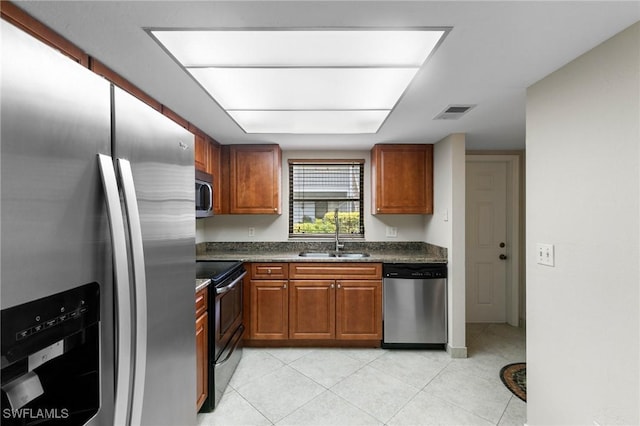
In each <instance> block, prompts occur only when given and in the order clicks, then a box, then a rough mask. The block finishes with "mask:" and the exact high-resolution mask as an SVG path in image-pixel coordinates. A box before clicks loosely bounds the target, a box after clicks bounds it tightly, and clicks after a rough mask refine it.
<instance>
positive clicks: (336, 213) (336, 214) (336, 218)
mask: <svg viewBox="0 0 640 426" xmlns="http://www.w3.org/2000/svg"><path fill="white" fill-rule="evenodd" d="M338 210H340V207H338V208H336V210H335V212H334V215H333V217H334V219H335V221H336V252H338V251H340V249H341V248H343V247H344V244H341V243H340V237H339V235H340V221H339V220H338Z"/></svg>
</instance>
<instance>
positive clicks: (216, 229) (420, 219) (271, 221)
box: [196, 150, 440, 242]
mask: <svg viewBox="0 0 640 426" xmlns="http://www.w3.org/2000/svg"><path fill="white" fill-rule="evenodd" d="M303 158H324V159H332V158H338V159H351V158H355V159H364V160H365V168H364V228H365V239H366V240H367V241H390V242H394V241H420V238H419V237H420V236H421V235H422V234H423V232H424V221H425V216H424V215H375V216H374V215H372V214H371V162H370V158H371V155H370V152H369V151H320V150H315V151H313V150H309V151H284V152H283V153H282V214H281V215H218V216H214V217H212V218H206V219H200V220H197V221H196V228H197V232H196V242H202V241H287V239H288V237H289V231H288V229H289V222H288V221H289V169H288V164H287V161H288V160H289V159H303ZM435 167H436V168H437V167H440V166H439V165H435ZM387 226H393V227H396V228H398V235H397V237H387V236H386V228H387ZM248 227H254V228H255V229H256V233H255V236H254V237H249V236H248Z"/></svg>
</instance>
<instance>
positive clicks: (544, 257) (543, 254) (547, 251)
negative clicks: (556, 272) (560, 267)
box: [536, 243, 555, 266]
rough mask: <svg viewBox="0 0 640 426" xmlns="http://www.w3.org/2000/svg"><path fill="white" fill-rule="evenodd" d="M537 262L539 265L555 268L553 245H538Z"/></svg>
mask: <svg viewBox="0 0 640 426" xmlns="http://www.w3.org/2000/svg"><path fill="white" fill-rule="evenodd" d="M536 262H537V263H538V264H539V265H546V266H555V256H554V247H553V244H543V243H538V244H536Z"/></svg>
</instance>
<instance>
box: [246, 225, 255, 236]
mask: <svg viewBox="0 0 640 426" xmlns="http://www.w3.org/2000/svg"><path fill="white" fill-rule="evenodd" d="M248 235H249V236H250V237H255V236H256V228H254V227H253V226H250V227H249V232H248Z"/></svg>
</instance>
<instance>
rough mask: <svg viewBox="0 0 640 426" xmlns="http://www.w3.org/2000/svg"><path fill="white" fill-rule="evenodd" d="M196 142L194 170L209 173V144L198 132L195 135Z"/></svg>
mask: <svg viewBox="0 0 640 426" xmlns="http://www.w3.org/2000/svg"><path fill="white" fill-rule="evenodd" d="M195 136H196V142H195V152H194V157H195V164H196V170H200V171H201V172H205V173H211V166H210V160H211V144H209V141H208V140H207V137H206V136H205V135H203V134H202V133H200V132H196V133H195Z"/></svg>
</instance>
